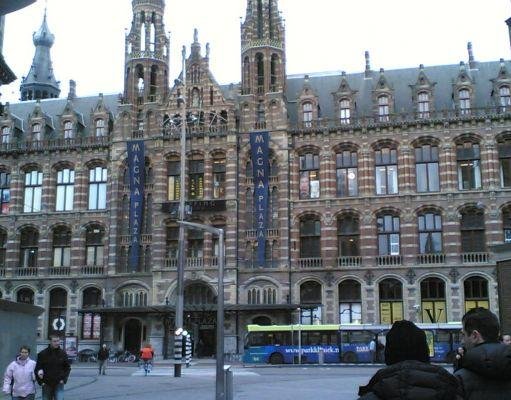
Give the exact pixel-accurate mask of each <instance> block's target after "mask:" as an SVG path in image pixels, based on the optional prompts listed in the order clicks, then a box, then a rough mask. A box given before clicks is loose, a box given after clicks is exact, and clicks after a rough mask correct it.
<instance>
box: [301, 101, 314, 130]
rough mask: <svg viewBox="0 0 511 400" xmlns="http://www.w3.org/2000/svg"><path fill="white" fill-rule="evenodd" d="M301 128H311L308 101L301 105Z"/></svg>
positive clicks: (310, 104) (310, 107) (309, 104)
mask: <svg viewBox="0 0 511 400" xmlns="http://www.w3.org/2000/svg"><path fill="white" fill-rule="evenodd" d="M302 114H303V126H304V127H305V128H310V127H311V126H312V103H311V102H310V101H308V102H306V103H303V104H302Z"/></svg>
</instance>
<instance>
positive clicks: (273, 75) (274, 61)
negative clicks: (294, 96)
mask: <svg viewBox="0 0 511 400" xmlns="http://www.w3.org/2000/svg"><path fill="white" fill-rule="evenodd" d="M270 21H271V18H270ZM278 65H279V57H278V56H277V55H276V54H272V56H271V64H270V92H276V91H277V68H278Z"/></svg>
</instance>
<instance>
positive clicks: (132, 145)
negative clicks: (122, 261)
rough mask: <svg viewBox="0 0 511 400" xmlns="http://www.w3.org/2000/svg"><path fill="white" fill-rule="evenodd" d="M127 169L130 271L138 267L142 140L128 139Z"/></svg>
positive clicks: (141, 209)
mask: <svg viewBox="0 0 511 400" xmlns="http://www.w3.org/2000/svg"><path fill="white" fill-rule="evenodd" d="M127 144H128V170H129V178H130V219H129V220H130V235H131V247H130V254H129V257H128V266H129V268H130V270H131V271H132V272H135V271H137V269H138V260H139V255H140V233H141V231H142V211H143V208H142V207H143V204H144V173H145V156H144V141H143V140H131V141H128V143H127Z"/></svg>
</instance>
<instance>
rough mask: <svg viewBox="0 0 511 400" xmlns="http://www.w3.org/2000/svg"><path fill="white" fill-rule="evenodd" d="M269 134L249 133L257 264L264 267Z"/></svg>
mask: <svg viewBox="0 0 511 400" xmlns="http://www.w3.org/2000/svg"><path fill="white" fill-rule="evenodd" d="M268 142H269V135H268V132H252V133H251V134H250V151H251V155H252V167H253V174H254V212H255V221H256V238H257V265H258V266H260V267H264V265H265V260H264V258H265V257H264V253H265V250H266V228H267V226H268V193H269V190H268V189H269V184H268V182H269V175H270V163H269V143H268Z"/></svg>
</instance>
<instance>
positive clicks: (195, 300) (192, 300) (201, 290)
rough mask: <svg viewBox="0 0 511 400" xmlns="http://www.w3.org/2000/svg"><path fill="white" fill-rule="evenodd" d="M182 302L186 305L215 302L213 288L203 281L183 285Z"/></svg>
mask: <svg viewBox="0 0 511 400" xmlns="http://www.w3.org/2000/svg"><path fill="white" fill-rule="evenodd" d="M184 303H185V304H186V305H195V306H201V305H212V304H216V296H215V294H214V292H213V290H212V289H211V288H210V287H209V286H207V285H205V284H203V283H193V284H191V285H188V286H186V287H185V290H184Z"/></svg>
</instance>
